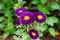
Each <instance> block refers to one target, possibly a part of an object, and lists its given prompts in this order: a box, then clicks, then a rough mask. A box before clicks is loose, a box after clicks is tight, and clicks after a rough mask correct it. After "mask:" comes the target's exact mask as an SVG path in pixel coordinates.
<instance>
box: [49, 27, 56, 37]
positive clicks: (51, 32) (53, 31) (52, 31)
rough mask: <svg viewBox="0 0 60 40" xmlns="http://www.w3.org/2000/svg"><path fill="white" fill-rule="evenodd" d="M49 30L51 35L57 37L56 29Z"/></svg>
mask: <svg viewBox="0 0 60 40" xmlns="http://www.w3.org/2000/svg"><path fill="white" fill-rule="evenodd" d="M48 30H49V33H50V34H51V35H52V36H53V37H55V30H54V28H49V29H48Z"/></svg>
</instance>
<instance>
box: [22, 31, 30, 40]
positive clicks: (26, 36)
mask: <svg viewBox="0 0 60 40" xmlns="http://www.w3.org/2000/svg"><path fill="white" fill-rule="evenodd" d="M28 37H29V36H28V34H27V33H25V32H24V33H22V39H23V40H26V39H27V38H28Z"/></svg>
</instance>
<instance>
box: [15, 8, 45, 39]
mask: <svg viewBox="0 0 60 40" xmlns="http://www.w3.org/2000/svg"><path fill="white" fill-rule="evenodd" d="M15 12H16V15H17V16H20V18H19V22H18V24H22V25H30V24H32V23H33V22H34V20H36V21H37V22H39V23H42V22H44V21H45V20H46V15H45V14H44V13H42V12H29V11H27V10H26V9H25V8H19V9H17V10H16V11H15ZM28 34H29V36H30V37H31V38H32V39H37V38H38V37H39V33H38V31H36V30H33V29H32V30H29V32H28Z"/></svg>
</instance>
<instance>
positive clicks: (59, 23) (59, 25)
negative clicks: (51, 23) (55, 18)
mask: <svg viewBox="0 0 60 40" xmlns="http://www.w3.org/2000/svg"><path fill="white" fill-rule="evenodd" d="M57 25H58V29H59V30H60V21H59V22H58V23H57Z"/></svg>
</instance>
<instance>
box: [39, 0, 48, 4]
mask: <svg viewBox="0 0 60 40" xmlns="http://www.w3.org/2000/svg"><path fill="white" fill-rule="evenodd" d="M40 1H41V3H46V2H47V1H48V0H40Z"/></svg>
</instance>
